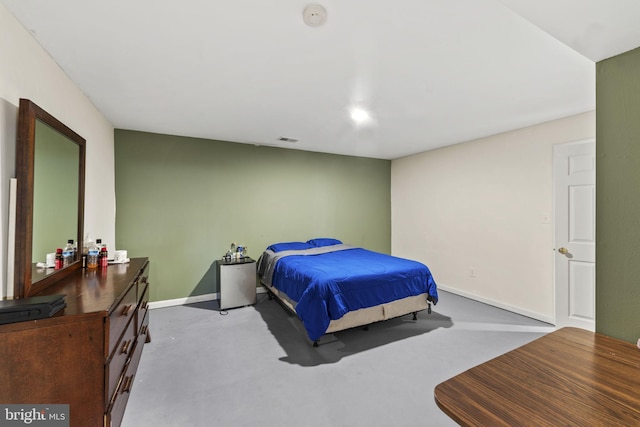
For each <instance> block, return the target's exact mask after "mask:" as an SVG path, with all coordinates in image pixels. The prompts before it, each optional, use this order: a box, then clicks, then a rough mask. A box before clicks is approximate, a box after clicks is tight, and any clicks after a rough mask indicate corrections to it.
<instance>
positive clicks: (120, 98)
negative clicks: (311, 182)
mask: <svg viewBox="0 0 640 427" xmlns="http://www.w3.org/2000/svg"><path fill="white" fill-rule="evenodd" d="M0 1H1V2H2V3H3V4H4V5H5V6H6V7H7V8H8V10H9V11H11V12H12V13H13V14H14V15H15V16H16V18H17V19H18V20H19V21H20V22H22V24H23V25H24V26H25V27H26V28H27V29H28V30H29V31H31V32H32V34H33V35H34V37H35V38H36V39H37V40H38V42H39V43H40V44H41V45H42V46H43V47H44V49H46V50H47V51H48V52H49V54H50V55H51V56H52V57H53V58H54V59H55V61H56V62H57V63H58V64H59V65H60V67H61V68H62V69H63V70H64V71H65V72H66V73H67V74H68V75H69V77H70V78H71V79H72V80H73V81H74V82H75V83H76V84H77V85H78V86H79V87H80V88H81V89H82V90H83V91H84V92H85V93H86V95H87V96H88V97H89V98H90V99H91V100H92V102H93V103H94V104H95V105H96V107H97V108H98V109H99V110H100V111H102V112H103V113H104V114H105V116H106V117H107V118H108V119H109V120H110V121H111V123H112V124H113V125H114V126H115V127H116V128H121V129H133V130H142V131H149V132H157V133H166V134H173V135H184V136H193V137H201V138H208V139H217V140H225V141H234V142H241V143H250V144H260V145H270V146H283V147H287V148H294V149H300V150H309V151H319V152H328V153H337V154H347V155H358V156H365V157H374V158H382V159H394V158H398V157H402V156H406V155H410V154H414V153H417V152H422V151H426V150H430V149H433V148H437V147H441V146H445V145H449V144H454V143H458V142H462V141H467V140H471V139H475V138H479V137H483V136H488V135H492V134H496V133H500V132H504V131H508V130H512V129H517V128H520V127H523V126H528V125H532V124H537V123H541V122H544V121H548V120H553V119H557V118H561V117H565V116H569V115H573V114H577V113H581V112H584V111H589V110H593V109H594V108H595V62H596V61H599V60H601V59H604V58H607V57H610V56H614V55H617V54H619V53H622V52H625V51H627V50H630V49H633V48H635V47H636V46H640V25H638V20H639V18H640V1H638V0H501V1H499V0H397V1H394V2H390V1H383V0H348V1H345V0H342V1H339V0H322V1H318V3H320V4H322V5H323V6H324V7H325V8H326V10H327V12H328V18H327V22H326V23H325V24H324V25H323V26H321V27H318V28H312V27H309V26H307V25H305V24H304V22H303V20H302V11H303V9H304V7H305V6H306V5H307V4H308V3H309V2H307V1H303V0H278V1H264V0H233V1H231V0H228V1H215V0H181V1H175V0H111V1H94V0H56V1H51V0H0ZM313 1H315V0H312V2H313ZM34 101H35V102H37V100H34ZM354 106H359V107H362V108H365V109H367V110H368V111H369V112H370V114H371V116H372V118H371V120H370V121H369V122H368V123H365V124H361V125H356V124H354V123H353V122H352V121H351V119H350V116H349V110H350V108H352V107H354ZM279 137H289V138H295V139H298V142H295V143H291V142H280V141H278V138H279Z"/></svg>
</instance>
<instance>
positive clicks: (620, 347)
mask: <svg viewBox="0 0 640 427" xmlns="http://www.w3.org/2000/svg"><path fill="white" fill-rule="evenodd" d="M435 400H436V403H437V404H438V406H439V407H440V409H442V410H443V411H444V412H445V413H446V414H447V415H449V416H450V417H451V418H453V419H454V420H455V421H456V422H457V423H459V424H460V425H462V426H559V425H562V426H638V425H640V349H638V348H637V347H636V346H635V345H633V344H631V343H628V342H625V341H621V340H617V339H614V338H611V337H607V336H605V335H601V334H597V333H593V332H590V331H586V330H583V329H576V328H563V329H560V330H557V331H555V332H552V333H550V334H548V335H545V336H543V337H542V338H539V339H537V340H535V341H532V342H530V343H529V344H526V345H524V346H522V347H520V348H517V349H515V350H513V351H510V352H508V353H506V354H503V355H502V356H499V357H497V358H495V359H492V360H490V361H488V362H486V363H483V364H481V365H478V366H476V367H475V368H472V369H469V370H468V371H466V372H463V373H462V374H460V375H457V376H455V377H453V378H451V379H449V380H447V381H445V382H443V383H441V384H439V385H437V386H436V388H435Z"/></svg>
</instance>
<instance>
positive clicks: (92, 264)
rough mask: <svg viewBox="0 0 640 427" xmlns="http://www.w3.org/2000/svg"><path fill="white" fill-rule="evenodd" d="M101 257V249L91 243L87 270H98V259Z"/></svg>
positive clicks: (88, 247) (88, 251)
mask: <svg viewBox="0 0 640 427" xmlns="http://www.w3.org/2000/svg"><path fill="white" fill-rule="evenodd" d="M99 256H100V247H98V245H96V244H95V243H93V241H89V244H88V246H87V268H90V269H94V268H98V257H99Z"/></svg>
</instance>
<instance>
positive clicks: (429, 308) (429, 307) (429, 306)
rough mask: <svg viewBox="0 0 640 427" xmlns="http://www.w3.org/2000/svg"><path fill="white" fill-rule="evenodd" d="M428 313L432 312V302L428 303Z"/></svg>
mask: <svg viewBox="0 0 640 427" xmlns="http://www.w3.org/2000/svg"><path fill="white" fill-rule="evenodd" d="M427 313H429V314H431V303H429V304H428V305H427Z"/></svg>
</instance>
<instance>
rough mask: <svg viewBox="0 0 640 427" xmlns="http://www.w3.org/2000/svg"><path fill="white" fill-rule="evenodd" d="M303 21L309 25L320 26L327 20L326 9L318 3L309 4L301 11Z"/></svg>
mask: <svg viewBox="0 0 640 427" xmlns="http://www.w3.org/2000/svg"><path fill="white" fill-rule="evenodd" d="M302 18H303V19H304V23H305V24H307V25H308V26H310V27H320V26H321V25H322V24H324V23H325V22H326V21H327V10H326V9H325V8H324V6H322V5H319V4H310V5H308V6H307V7H305V8H304V11H303V12H302Z"/></svg>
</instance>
